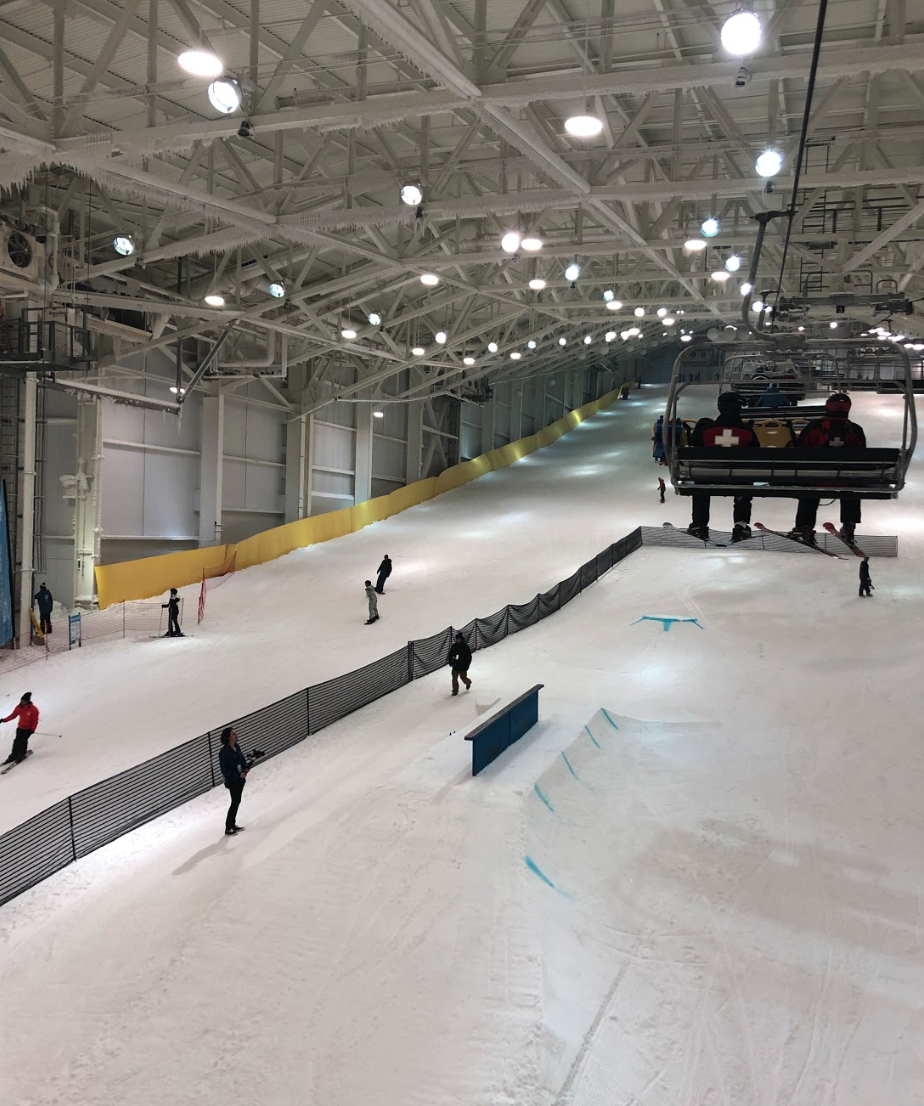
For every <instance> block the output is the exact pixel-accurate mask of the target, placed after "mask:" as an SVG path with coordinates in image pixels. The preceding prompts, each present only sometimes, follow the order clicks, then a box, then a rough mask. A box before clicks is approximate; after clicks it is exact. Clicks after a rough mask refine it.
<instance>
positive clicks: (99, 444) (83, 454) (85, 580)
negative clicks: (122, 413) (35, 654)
mask: <svg viewBox="0 0 924 1106" xmlns="http://www.w3.org/2000/svg"><path fill="white" fill-rule="evenodd" d="M102 468H103V406H102V404H101V403H97V402H96V401H95V400H86V399H80V400H78V402H77V484H76V487H75V488H74V606H76V607H84V608H86V609H88V610H89V609H90V608H92V606H93V602H94V594H95V591H96V575H95V572H94V570H95V568H96V566H97V564H99V550H100V539H101V538H102V529H101V520H102V512H103V497H102V487H101V482H100V475H101V473H102Z"/></svg>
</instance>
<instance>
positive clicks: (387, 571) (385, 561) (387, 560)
mask: <svg viewBox="0 0 924 1106" xmlns="http://www.w3.org/2000/svg"><path fill="white" fill-rule="evenodd" d="M389 576H391V557H389V556H388V554H387V553H386V554H385V556H384V557H383V558H382V563H381V564H380V565H379V572H378V577H377V578H376V581H375V590H376V591H377V592H378V593H379V595H384V594H385V581H386V580H387V579H388V577H389Z"/></svg>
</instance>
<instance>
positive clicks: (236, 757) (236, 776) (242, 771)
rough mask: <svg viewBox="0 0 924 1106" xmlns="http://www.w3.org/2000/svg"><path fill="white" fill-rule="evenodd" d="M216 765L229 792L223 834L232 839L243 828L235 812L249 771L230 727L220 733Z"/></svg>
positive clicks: (245, 759) (239, 803)
mask: <svg viewBox="0 0 924 1106" xmlns="http://www.w3.org/2000/svg"><path fill="white" fill-rule="evenodd" d="M218 764H219V767H220V768H221V774H222V777H223V778H224V781H225V787H227V789H228V790H229V791H230V792H231V805H230V806H229V807H228V813H227V815H226V817H225V834H226V836H228V837H234V835H235V834H237V833H240V831H241V830H242V829H243V828H244V827H243V826H239V825H238V824H237V811H238V808H239V807H240V805H241V796H242V795H243V794H244V784H245V783H246V782H247V773H248V772H249V771H250V769H249V767H248V765H247V758H246V757H245V756H244V754H243V753H242V752H241V747H240V745H238V743H237V734H236V733H235V732H234V730H233V728H232V727H231V726H227V727H226V728H225V729H223V730H222V731H221V748H220V749H219V751H218Z"/></svg>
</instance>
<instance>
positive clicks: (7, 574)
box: [0, 481, 13, 645]
mask: <svg viewBox="0 0 924 1106" xmlns="http://www.w3.org/2000/svg"><path fill="white" fill-rule="evenodd" d="M12 636H13V562H12V558H11V557H10V525H9V517H8V516H7V512H6V481H3V483H2V484H0V645H6V644H7V642H8V641H9V640H10V639H11V638H12Z"/></svg>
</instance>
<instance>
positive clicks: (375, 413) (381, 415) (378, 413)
mask: <svg viewBox="0 0 924 1106" xmlns="http://www.w3.org/2000/svg"><path fill="white" fill-rule="evenodd" d="M372 417H373V418H374V419H384V418H385V412H384V411H373V412H372Z"/></svg>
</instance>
